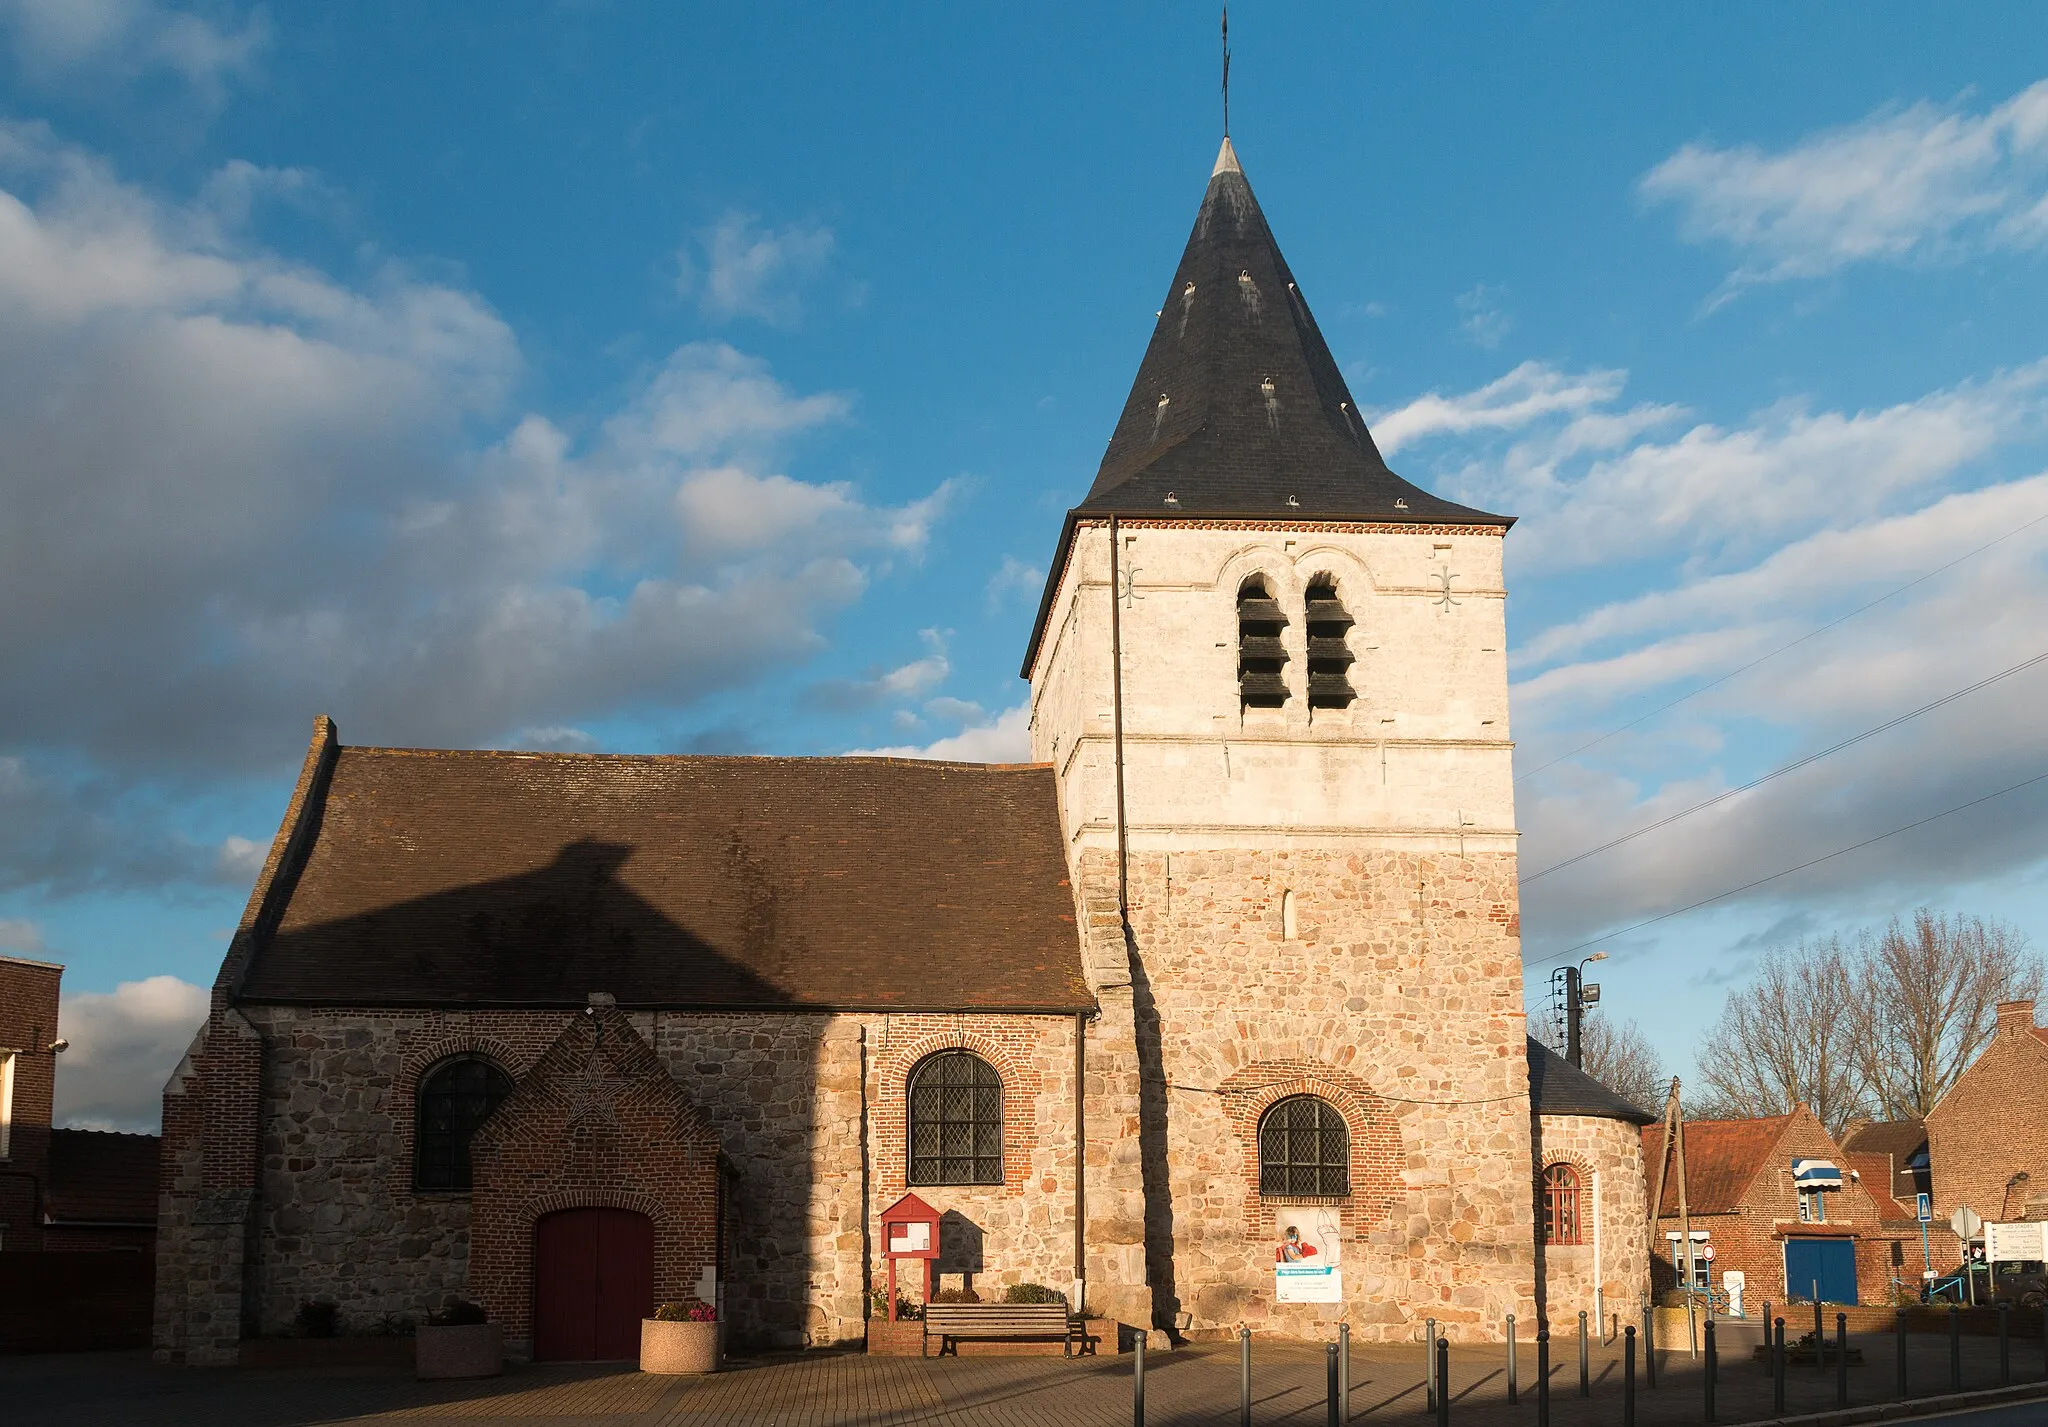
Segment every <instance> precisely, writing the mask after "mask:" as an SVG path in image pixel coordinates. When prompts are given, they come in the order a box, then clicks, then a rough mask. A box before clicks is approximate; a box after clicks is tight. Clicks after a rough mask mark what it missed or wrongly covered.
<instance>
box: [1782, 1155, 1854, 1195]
mask: <svg viewBox="0 0 2048 1427" xmlns="http://www.w3.org/2000/svg"><path fill="white" fill-rule="evenodd" d="M1792 1182H1793V1184H1795V1185H1797V1186H1798V1187H1799V1188H1801V1189H1840V1188H1841V1187H1842V1171H1841V1170H1839V1169H1837V1168H1836V1167H1835V1165H1834V1164H1833V1163H1832V1162H1831V1161H1828V1160H1824V1159H1799V1158H1796V1157H1795V1158H1794V1159H1793V1161H1792Z"/></svg>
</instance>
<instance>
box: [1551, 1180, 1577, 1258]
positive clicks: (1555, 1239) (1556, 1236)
mask: <svg viewBox="0 0 2048 1427" xmlns="http://www.w3.org/2000/svg"><path fill="white" fill-rule="evenodd" d="M1543 1242H1545V1243H1546V1244H1576V1243H1578V1242H1580V1240H1579V1172H1578V1171H1577V1170H1576V1169H1573V1168H1572V1167H1571V1166H1570V1165H1568V1164H1553V1165H1549V1166H1547V1167H1546V1168H1545V1169H1544V1171H1543Z"/></svg>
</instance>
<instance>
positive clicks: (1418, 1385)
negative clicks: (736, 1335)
mask: <svg viewBox="0 0 2048 1427" xmlns="http://www.w3.org/2000/svg"><path fill="white" fill-rule="evenodd" d="M1852 1343H1853V1344H1854V1345H1855V1346H1860V1347H1862V1348H1863V1349H1864V1352H1865V1357H1866V1359H1867V1361H1865V1362H1864V1363H1862V1364H1860V1365H1857V1366H1854V1367H1852V1369H1851V1376H1850V1398H1851V1402H1852V1403H1854V1404H1862V1403H1872V1402H1878V1401H1883V1400H1886V1399H1888V1398H1890V1397H1892V1396H1893V1395H1894V1384H1895V1382H1896V1378H1895V1375H1894V1369H1893V1357H1892V1347H1891V1343H1892V1339H1891V1338H1890V1336H1889V1335H1873V1336H1870V1337H1867V1338H1861V1339H1852ZM1963 1349H1964V1354H1963V1356H1964V1385H1965V1387H1966V1388H1972V1389H1974V1388H1985V1387H1990V1386H1993V1385H1994V1384H1995V1383H1996V1381H1997V1371H1998V1369H1997V1344H1996V1343H1995V1341H1993V1340H1990V1339H1966V1340H1965V1341H1964V1343H1963ZM1559 1359H1560V1360H1559V1361H1558V1362H1556V1363H1553V1364H1552V1374H1553V1376H1552V1388H1551V1419H1552V1421H1553V1422H1554V1423H1556V1424H1557V1427H1582V1424H1583V1425H1584V1427H1590V1424H1595V1423H1598V1424H1612V1427H1618V1424H1619V1423H1620V1422H1621V1420H1622V1387H1621V1378H1622V1368H1621V1358H1620V1351H1619V1345H1618V1344H1615V1345H1609V1346H1596V1348H1595V1349H1594V1351H1593V1354H1592V1359H1591V1363H1590V1373H1589V1376H1590V1378H1591V1381H1592V1396H1591V1397H1590V1398H1582V1397H1580V1396H1579V1391H1578V1361H1577V1355H1576V1349H1575V1347H1574V1346H1573V1345H1571V1344H1569V1343H1568V1344H1566V1345H1565V1351H1563V1352H1561V1353H1560V1354H1559ZM1908 1363H1909V1368H1910V1370H1911V1372H1912V1374H1913V1379H1914V1381H1915V1383H1916V1384H1918V1385H1919V1388H1920V1390H1921V1391H1924V1392H1927V1393H1929V1394H1934V1393H1941V1392H1945V1391H1946V1389H1947V1386H1948V1370H1949V1369H1948V1342H1947V1340H1946V1339H1945V1338H1941V1337H1916V1338H1914V1339H1912V1340H1911V1349H1910V1352H1909V1358H1908ZM1519 1366H1520V1374H1519V1375H1520V1377H1521V1388H1522V1390H1521V1401H1520V1402H1519V1403H1518V1404H1516V1405H1510V1404H1509V1403H1508V1402H1507V1400H1506V1363H1505V1359H1504V1356H1503V1351H1502V1349H1500V1348H1499V1347H1497V1346H1496V1347H1491V1348H1485V1349H1479V1348H1470V1349H1461V1350H1454V1351H1453V1353H1452V1411H1451V1418H1452V1420H1453V1421H1454V1422H1458V1423H1470V1424H1483V1427H1508V1424H1519V1427H1534V1423H1535V1421H1536V1407H1535V1396H1536V1394H1535V1388H1534V1383H1535V1354H1534V1351H1533V1349H1532V1348H1530V1347H1529V1346H1528V1345H1526V1344H1525V1345H1524V1346H1523V1349H1522V1352H1521V1355H1520V1364H1519ZM2013 1369H2014V1373H2013V1376H2014V1378H2015V1380H2016V1381H2023V1380H2038V1379H2040V1378H2041V1377H2042V1361H2041V1350H2040V1347H2039V1345H2038V1344H2037V1343H2031V1342H2029V1343H2015V1344H2014V1345H2013ZM1131 1375H1132V1359H1131V1357H1130V1356H1129V1355H1124V1356H1121V1357H1118V1356H1113V1355H1112V1356H1104V1357H1100V1358H1093V1359H1082V1360H1077V1361H1073V1362H1069V1361H1065V1360H1062V1359H1059V1358H989V1357H983V1358H974V1357H969V1358H965V1359H945V1360H919V1359H915V1358H886V1357H870V1356H867V1355H864V1354H859V1353H813V1354H805V1355H800V1356H798V1355H791V1356H783V1357H764V1358H750V1359H740V1360H737V1361H735V1362H734V1363H733V1364H732V1366H731V1367H730V1368H729V1369H728V1370H727V1371H725V1372H721V1373H719V1374H717V1375H715V1376H712V1377H708V1378H687V1379H685V1378H657V1377H648V1376H645V1375H643V1374H641V1373H639V1372H637V1371H634V1370H633V1369H631V1368H630V1367H627V1366H625V1365H623V1364H602V1365H597V1364H592V1365H547V1366H530V1367H518V1368H514V1369H512V1370H511V1371H509V1372H507V1373H506V1375H505V1376H503V1377H501V1378H493V1379H488V1380H485V1381H481V1382H468V1383H421V1382H415V1381H413V1379H412V1378H411V1377H410V1375H409V1374H407V1373H405V1372H403V1371H400V1370H397V1369H393V1368H316V1369H297V1370H286V1369H233V1368H226V1369H221V1368H216V1369H197V1368H192V1369H181V1368H163V1367H158V1366H156V1365H154V1364H152V1363H151V1362H150V1361H149V1359H148V1357H147V1355H146V1354H142V1353H101V1354H69V1355H50V1356H42V1357H21V1358H0V1422H4V1423H5V1424H6V1427H45V1424H47V1427H138V1424H141V1427H158V1424H161V1427H187V1424H189V1427H301V1424H304V1427H313V1424H325V1423H365V1424H369V1423H375V1424H389V1425H390V1427H399V1424H410V1423H420V1424H426V1423H438V1424H450V1423H460V1424H462V1425H463V1427H492V1424H502V1427H515V1424H516V1427H557V1424H559V1427H656V1424H664V1425H665V1427H697V1424H712V1423H720V1424H725V1423H732V1424H758V1427H883V1424H897V1423H901V1424H911V1423H931V1424H949V1427H950V1424H961V1425H962V1427H968V1424H973V1427H1022V1424H1045V1423H1053V1424H1057V1427H1127V1424H1129V1423H1130V1421H1131ZM1352 1378H1353V1382H1352V1389H1351V1419H1352V1420H1353V1421H1354V1422H1365V1423H1399V1424H1423V1423H1427V1422H1429V1421H1431V1420H1432V1419H1431V1417H1430V1416H1429V1415H1428V1414H1427V1412H1426V1410H1425V1406H1424V1395H1423V1382H1422V1350H1421V1347H1420V1345H1419V1344H1418V1345H1416V1347H1414V1348H1413V1349H1404V1350H1401V1351H1398V1352H1395V1351H1389V1350H1387V1349H1383V1348H1374V1349H1370V1350H1367V1349H1360V1350H1358V1351H1356V1352H1354V1354H1353V1357H1352ZM1324 1382H1325V1367H1324V1358H1323V1354H1322V1352H1321V1350H1319V1349H1317V1348H1314V1347H1308V1346H1303V1345H1299V1344H1292V1343H1257V1344H1254V1347H1253V1383H1252V1399H1253V1403H1252V1417H1253V1421H1254V1422H1256V1423H1259V1424H1261V1425H1262V1427H1265V1424H1272V1427H1281V1425H1282V1424H1292V1425H1293V1427H1320V1424H1321V1423H1322V1422H1323V1421H1324V1417H1325V1405H1324ZM1787 1387H1788V1390H1787V1398H1786V1411H1787V1413H1788V1414H1797V1413H1802V1412H1816V1411H1821V1410H1825V1409H1829V1408H1832V1407H1833V1406H1834V1405H1835V1377H1834V1373H1833V1371H1832V1370H1830V1371H1828V1372H1827V1373H1825V1374H1823V1373H1820V1372H1817V1371H1815V1369H1814V1368H1813V1366H1812V1365H1810V1364H1808V1365H1806V1366H1805V1367H1804V1368H1803V1369H1801V1368H1799V1367H1793V1368H1791V1369H1790V1370H1789V1373H1788V1384H1787ZM2043 1392H2044V1395H2048V1384H2043ZM1719 1405H1720V1412H1719V1420H1720V1421H1721V1422H1723V1423H1738V1422H1749V1421H1756V1420H1760V1419H1768V1418H1771V1417H1773V1416H1775V1415H1776V1414H1775V1413H1774V1412H1773V1411H1772V1401H1771V1383H1770V1378H1769V1376H1768V1374H1767V1373H1766V1372H1765V1371H1764V1369H1763V1368H1762V1367H1760V1366H1758V1365H1756V1364H1754V1363H1751V1362H1749V1361H1747V1360H1743V1361H1728V1362H1724V1363H1723V1365H1722V1372H1721V1381H1720V1388H1719ZM1146 1406H1147V1413H1146V1421H1147V1423H1148V1424H1151V1427H1195V1424H1205V1425H1206V1424H1216V1427H1230V1424H1235V1423H1236V1422H1237V1420H1238V1359H1237V1350H1236V1348H1235V1346H1234V1345H1232V1344H1202V1345H1195V1346H1189V1347H1183V1348H1180V1349H1178V1350H1175V1351H1173V1352H1154V1353H1152V1354H1151V1355H1150V1357H1149V1363H1148V1371H1147V1373H1146ZM2042 1410H2043V1411H2044V1412H2048V1408H2044V1409H2042ZM1701 1420H1703V1419H1702V1415H1701V1394H1700V1376H1699V1371H1698V1368H1697V1366H1696V1365H1695V1364H1694V1363H1693V1362H1691V1361H1690V1360H1689V1359H1688V1358H1687V1357H1686V1356H1685V1355H1684V1354H1683V1353H1676V1354H1666V1355H1664V1357H1663V1367H1662V1371H1661V1373H1660V1386H1659V1388H1658V1389H1657V1390H1656V1391H1654V1392H1653V1391H1651V1390H1649V1388H1648V1387H1647V1385H1646V1384H1644V1383H1639V1384H1638V1392H1637V1421H1638V1422H1639V1423H1642V1424H1644V1427H1651V1424H1666V1423H1695V1422H1699V1421H1701Z"/></svg>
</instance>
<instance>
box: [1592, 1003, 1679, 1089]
mask: <svg viewBox="0 0 2048 1427" xmlns="http://www.w3.org/2000/svg"><path fill="white" fill-rule="evenodd" d="M1579 1057H1580V1059H1581V1060H1583V1061H1584V1062H1585V1067H1584V1068H1585V1071H1586V1074H1588V1075H1590V1076H1592V1077H1593V1078H1594V1079H1595V1080H1597V1081H1599V1082H1600V1083H1601V1084H1602V1085H1605V1086H1606V1087H1607V1088H1608V1089H1609V1090H1612V1091H1613V1092H1614V1093H1615V1094H1617V1095H1619V1096H1620V1097H1621V1098H1622V1099H1624V1100H1626V1101H1628V1102H1629V1104H1631V1105H1640V1106H1641V1107H1642V1108H1643V1109H1645V1110H1652V1111H1654V1110H1656V1109H1658V1108H1659V1107H1661V1106H1662V1105H1663V1103H1664V1097H1665V1095H1666V1094H1667V1093H1668V1092H1669V1091H1670V1088H1671V1077H1670V1076H1668V1075H1666V1074H1665V1073H1664V1064H1663V1062H1662V1061H1661V1060H1660V1059H1659V1058H1658V1056H1657V1050H1656V1047H1654V1046H1652V1045H1651V1044H1650V1038H1649V1037H1648V1036H1646V1035H1644V1034H1643V1028H1642V1027H1641V1026H1639V1025H1637V1024H1636V1023H1635V1022H1634V1021H1623V1022H1621V1023H1620V1024H1619V1025H1617V1024H1615V1023H1614V1022H1612V1021H1610V1020H1608V1019H1607V1018H1606V1017H1605V1016H1602V1015H1599V1014H1597V1013H1596V1014H1592V1015H1588V1016H1587V1017H1586V1019H1585V1020H1584V1022H1582V1023H1581V1024H1580V1026H1579Z"/></svg>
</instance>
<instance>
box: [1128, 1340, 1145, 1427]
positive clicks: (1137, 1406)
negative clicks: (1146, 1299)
mask: <svg viewBox="0 0 2048 1427" xmlns="http://www.w3.org/2000/svg"><path fill="white" fill-rule="evenodd" d="M1136 1346H1137V1349H1138V1353H1137V1356H1136V1357H1134V1358H1132V1359H1131V1427H1145V1330H1144V1329H1143V1328H1140V1329H1139V1330H1138V1341H1137V1345H1136Z"/></svg>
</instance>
